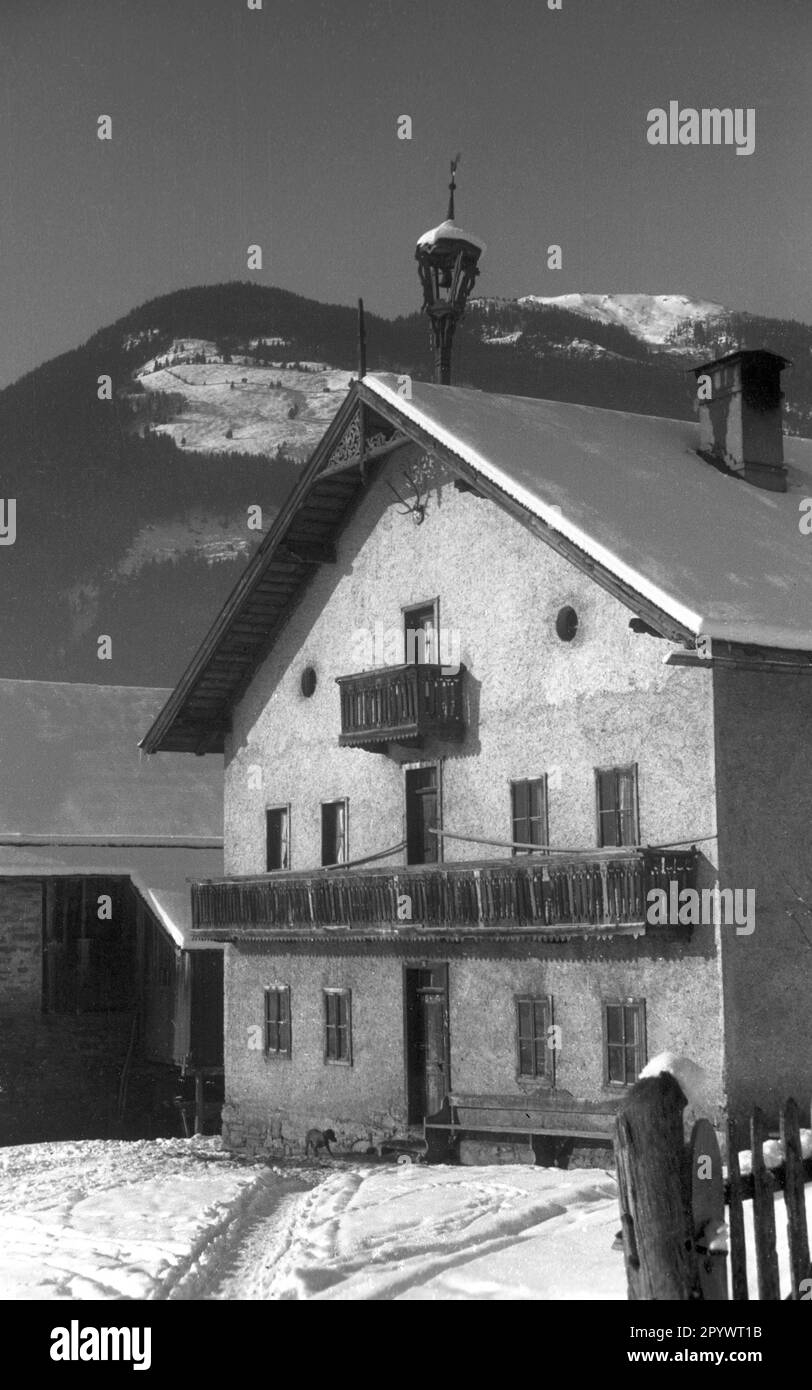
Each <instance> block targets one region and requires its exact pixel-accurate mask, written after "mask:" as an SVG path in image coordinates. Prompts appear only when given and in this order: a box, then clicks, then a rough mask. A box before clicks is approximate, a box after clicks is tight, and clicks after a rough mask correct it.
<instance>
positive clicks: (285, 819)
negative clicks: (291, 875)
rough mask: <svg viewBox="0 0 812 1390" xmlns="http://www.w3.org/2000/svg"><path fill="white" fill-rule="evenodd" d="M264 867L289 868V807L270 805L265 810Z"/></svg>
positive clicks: (270, 868)
mask: <svg viewBox="0 0 812 1390" xmlns="http://www.w3.org/2000/svg"><path fill="white" fill-rule="evenodd" d="M265 867H266V869H267V871H268V873H272V872H273V870H274V869H289V868H290V807H288V806H271V807H269V809H268V810H267V811H266V812H265Z"/></svg>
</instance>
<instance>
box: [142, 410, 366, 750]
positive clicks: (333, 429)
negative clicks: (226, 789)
mask: <svg viewBox="0 0 812 1390" xmlns="http://www.w3.org/2000/svg"><path fill="white" fill-rule="evenodd" d="M357 387H358V384H357V383H353V385H352V386H350V389H349V391H348V392H347V395H346V397H345V399H344V401H343V403H342V404H341V406H340V407H339V409H338V410H337V411H336V414H335V416H334V417H333V420H332V422H331V424H330V426H329V427H328V429H327V430H326V431H325V433H324V435H323V436H322V438H321V440H320V441H319V443H318V444H317V446H316V448H315V450H314V452H313V454H312V455H311V457H310V461H309V463H308V464H307V465H306V467H305V470H304V473H303V475H302V477H301V479H300V480H299V482H298V484H297V485H296V487H295V488H294V489H293V492H292V493H291V494H290V496H289V497H288V499H287V501H286V502H285V503H284V505H283V506H282V508H281V509H280V511H279V514H278V515H277V517H276V518H275V520H274V522H273V524H272V525H271V527H270V530H269V531H268V534H267V535H266V536H265V537H264V539H263V540H262V543H261V544H260V546H259V547H258V549H257V551H256V552H255V554H254V555H253V556H252V558H251V560H250V561H249V564H248V566H247V568H246V570H245V572H244V574H243V575H242V576H241V578H240V579H239V580H238V582H237V584H236V585H235V586H234V589H233V590H232V592H231V594H230V595H229V597H228V599H227V600H226V602H225V604H224V605H223V607H222V609H221V610H220V612H219V614H218V615H217V617H216V619H215V621H214V622H213V624H212V626H211V627H210V629H209V631H208V632H207V634H206V636H205V637H204V639H203V641H202V642H201V644H200V646H199V647H198V649H197V651H196V652H195V654H194V656H193V657H192V660H191V661H190V663H189V665H188V666H187V668H186V670H185V671H184V673H183V675H182V676H181V678H180V680H179V681H178V683H177V685H176V686H175V689H174V690H173V692H172V694H171V695H170V697H169V699H168V700H167V702H166V704H165V705H164V706H163V708H162V709H161V710H160V711H159V713H158V715H157V716H156V718H155V719H154V720H153V723H152V725H151V726H150V728H149V729H148V730H147V733H146V734H145V735H144V737H143V739H142V740H141V742H140V744H139V747H140V748H143V749H144V752H145V753H158V752H160V751H161V747H162V744H163V741H164V739H165V738H166V737H167V735H168V734H169V733H170V731H171V730H172V727H173V725H175V723H176V721H177V720H178V716H179V715H180V713H181V711H182V710H183V707H184V706H185V704H186V703H187V700H188V699H189V696H190V695H191V694H192V692H193V691H194V689H195V687H196V686H197V684H198V682H199V681H200V679H201V677H202V676H203V674H204V672H205V670H206V668H207V666H208V665H209V663H210V661H211V660H212V658H213V656H214V654H215V652H216V650H217V648H218V646H219V645H220V642H221V641H222V639H223V638H224V637H225V635H226V634H227V632H228V631H229V629H230V627H231V625H232V623H233V621H234V619H235V618H236V617H237V615H238V614H239V612H240V610H241V608H242V606H243V604H244V602H245V601H246V599H247V598H249V597H250V595H251V593H252V592H253V591H254V590H255V589H256V587H257V586H258V584H259V582H260V580H261V578H262V576H263V575H264V574H265V571H266V569H267V568H268V565H269V564H270V562H271V560H272V559H273V556H274V553H275V551H276V549H277V547H278V545H279V544H280V542H281V541H282V540H283V539H284V537H285V535H286V534H287V531H288V529H289V527H290V525H291V523H292V522H293V520H294V518H295V517H296V515H297V513H298V512H299V509H300V507H301V505H302V503H303V501H304V499H305V498H306V496H307V493H308V491H309V490H310V487H311V486H312V484H313V482H314V481H315V479H316V478H317V477H318V474H319V470H320V468H321V465H322V463H323V461H324V459H325V457H326V456H327V455H328V454H329V453H330V450H331V449H332V448H333V447H334V446H335V444H336V443H337V441H338V439H339V438H340V437H341V434H342V433H343V431H344V430H345V429H346V428H347V425H348V424H349V421H350V419H351V417H352V412H353V410H354V408H355V404H356V398H357Z"/></svg>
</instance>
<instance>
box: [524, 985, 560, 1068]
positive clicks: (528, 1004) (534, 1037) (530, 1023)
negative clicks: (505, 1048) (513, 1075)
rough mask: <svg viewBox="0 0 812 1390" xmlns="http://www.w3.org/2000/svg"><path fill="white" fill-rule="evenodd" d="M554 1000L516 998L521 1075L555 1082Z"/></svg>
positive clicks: (527, 995) (526, 996)
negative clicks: (551, 1029) (552, 1025)
mask: <svg viewBox="0 0 812 1390" xmlns="http://www.w3.org/2000/svg"><path fill="white" fill-rule="evenodd" d="M552 1013H553V1010H552V1001H551V1000H550V999H543V998H542V999H539V998H536V997H535V996H533V995H529V994H520V995H517V997H516V1055H517V1060H518V1074H519V1076H527V1077H538V1076H546V1077H548V1078H549V1079H550V1080H551V1081H552V1079H553V1058H554V1055H555V1053H554V1049H553V1048H552V1047H551V1046H550V1043H551V1041H552V1038H551V1034H550V1025H551V1021H552Z"/></svg>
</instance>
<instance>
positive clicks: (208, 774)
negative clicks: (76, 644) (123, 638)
mask: <svg viewBox="0 0 812 1390" xmlns="http://www.w3.org/2000/svg"><path fill="white" fill-rule="evenodd" d="M168 694H169V692H168V691H167V690H163V689H152V688H150V687H144V686H129V685H84V684H72V683H68V682H62V681H24V680H0V767H2V772H3V775H2V778H0V837H2V836H3V835H11V834H14V835H23V836H29V837H30V836H42V837H51V838H52V839H53V840H62V841H64V840H65V839H67V838H72V839H73V840H74V841H75V840H76V839H77V837H80V836H84V837H86V838H87V839H95V840H96V841H109V840H110V839H113V838H115V837H119V838H126V839H128V840H129V841H131V842H132V841H135V840H137V839H139V838H144V839H149V840H150V841H153V842H164V843H166V844H167V845H171V844H172V842H173V841H176V842H177V846H178V848H176V849H174V850H173V851H172V852H173V853H175V854H180V857H181V859H182V858H183V852H184V851H183V845H184V843H187V842H189V841H190V840H200V841H207V842H208V841H212V842H215V843H216V842H219V841H220V839H221V838H222V834H223V773H222V764H221V763H218V762H217V761H216V760H215V759H212V758H195V759H190V760H189V761H188V762H186V761H181V762H179V761H178V759H177V758H170V757H162V758H145V757H144V756H143V755H142V754H141V753H140V752H139V748H138V743H139V739H141V738H142V736H143V734H144V731H145V730H146V729H148V728H149V725H150V723H151V722H152V720H153V719H154V718H155V715H156V714H157V712H158V710H160V709H161V707H162V706H163V705H164V703H165V702H166V699H167V695H168Z"/></svg>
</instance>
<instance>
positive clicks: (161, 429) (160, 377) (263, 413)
mask: <svg viewBox="0 0 812 1390" xmlns="http://www.w3.org/2000/svg"><path fill="white" fill-rule="evenodd" d="M264 341H265V343H266V344H267V345H270V344H274V345H275V346H277V347H278V346H279V344H280V342H281V341H282V340H280V339H278V338H276V339H274V338H266V339H265V340H264ZM254 345H255V344H251V346H254ZM226 356H227V358H228V360H224V355H223V354H222V353H221V352H219V351H218V348H217V346H216V345H215V344H214V343H213V342H208V341H206V340H203V339H194V340H191V339H183V340H181V339H176V340H175V341H173V342H172V343H171V344H170V346H169V347H168V348H167V349H166V350H165V351H164V352H162V353H160V354H159V355H158V356H157V357H153V358H151V359H150V360H149V361H148V362H146V363H145V364H144V366H143V367H141V368H140V370H139V371H138V372H137V373H136V380H137V382H138V383H139V384H140V385H141V386H143V388H144V389H145V390H146V391H150V392H157V391H160V392H166V393H171V394H172V395H173V396H179V397H182V402H181V401H180V400H178V403H177V404H178V410H177V417H176V418H173V419H171V420H169V421H167V422H165V423H162V424H158V425H155V426H153V429H154V430H155V432H156V433H159V434H166V435H169V436H170V437H171V438H172V439H173V440H174V441H175V443H176V444H177V445H178V447H179V448H181V449H184V450H189V451H198V452H202V453H210V452H214V451H216V452H218V453H248V454H263V455H266V456H269V455H273V454H275V453H276V451H277V450H278V449H281V450H282V451H283V453H285V454H286V456H287V457H288V458H290V459H295V460H297V461H301V460H303V459H305V458H307V457H308V456H309V454H310V453H311V451H312V450H313V448H314V446H315V445H316V444H317V443H318V441H319V439H320V438H321V436H322V435H323V434H324V431H325V430H326V428H327V426H328V425H329V423H330V421H331V419H332V418H333V415H334V414H335V412H336V410H337V408H338V406H339V404H340V403H341V401H342V400H343V398H344V394H345V392H346V390H347V387H348V385H349V382H350V379H351V373H350V372H346V371H341V370H340V369H339V368H336V367H331V366H329V365H328V364H327V363H325V362H309V361H306V362H302V361H296V362H290V361H286V360H285V358H284V356H281V357H280V359H279V360H278V361H269V362H258V361H256V359H255V358H254V357H252V356H248V355H244V354H238V353H234V354H233V355H232V354H227V355H226ZM200 358H203V359H204V360H203V361H200V360H199V359H200Z"/></svg>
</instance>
